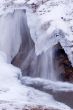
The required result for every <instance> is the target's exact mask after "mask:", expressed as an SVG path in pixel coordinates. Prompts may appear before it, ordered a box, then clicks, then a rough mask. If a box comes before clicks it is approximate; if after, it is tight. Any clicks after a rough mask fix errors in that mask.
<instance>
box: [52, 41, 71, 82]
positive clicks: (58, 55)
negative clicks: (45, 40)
mask: <svg viewBox="0 0 73 110" xmlns="http://www.w3.org/2000/svg"><path fill="white" fill-rule="evenodd" d="M54 65H55V69H56V71H57V74H58V76H59V80H62V81H69V82H73V67H72V65H71V62H70V61H69V59H68V56H67V54H66V53H65V51H64V49H63V48H62V46H61V44H60V43H58V44H57V45H55V46H54Z"/></svg>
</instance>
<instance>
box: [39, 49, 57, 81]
mask: <svg viewBox="0 0 73 110" xmlns="http://www.w3.org/2000/svg"><path fill="white" fill-rule="evenodd" d="M53 51H54V50H53V48H50V49H48V51H47V52H45V53H42V55H41V56H40V59H39V64H38V65H39V68H38V69H39V73H38V74H40V75H38V76H40V77H42V78H45V79H49V80H52V81H56V80H57V75H56V72H55V69H54V53H53Z"/></svg>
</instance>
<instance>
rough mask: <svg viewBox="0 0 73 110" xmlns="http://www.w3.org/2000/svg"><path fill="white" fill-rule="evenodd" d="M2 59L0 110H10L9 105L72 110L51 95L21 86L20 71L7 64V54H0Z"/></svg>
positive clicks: (0, 63) (0, 65) (0, 61)
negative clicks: (41, 106) (3, 109)
mask: <svg viewBox="0 0 73 110" xmlns="http://www.w3.org/2000/svg"><path fill="white" fill-rule="evenodd" d="M0 59H1V60H0V101H1V104H0V109H2V108H3V107H5V108H7V107H9V108H10V105H8V104H10V103H11V104H15V105H16V106H18V107H23V106H24V105H26V104H27V105H31V106H32V105H43V106H47V107H54V108H60V109H62V110H63V109H66V110H70V108H69V107H68V106H66V105H64V104H62V103H60V102H57V101H55V100H54V99H53V97H52V96H51V95H49V94H46V93H43V92H40V91H38V90H35V89H33V88H30V87H26V86H23V85H21V83H20V80H18V76H19V78H21V71H20V69H19V68H17V67H14V66H12V65H11V64H8V63H7V61H6V54H5V53H2V52H1V53H0ZM4 103H5V104H4ZM57 105H58V106H59V107H57ZM9 108H8V109H9ZM11 109H12V108H11Z"/></svg>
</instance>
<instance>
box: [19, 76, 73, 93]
mask: <svg viewBox="0 0 73 110" xmlns="http://www.w3.org/2000/svg"><path fill="white" fill-rule="evenodd" d="M21 82H22V84H25V85H28V86H31V87H32V86H38V85H39V86H40V85H41V87H43V88H45V89H47V90H53V91H60V92H61V91H64V92H68V91H73V84H72V83H68V82H61V81H56V82H55V81H51V80H46V79H41V78H31V77H22V78H21Z"/></svg>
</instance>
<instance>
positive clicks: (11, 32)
mask: <svg viewBox="0 0 73 110" xmlns="http://www.w3.org/2000/svg"><path fill="white" fill-rule="evenodd" d="M72 3H73V2H72V1H67V0H60V1H58V0H53V1H51V0H49V1H47V0H43V1H42V0H35V1H34V0H28V1H27V0H21V1H20V0H13V1H12V0H9V1H8V0H7V1H6V0H1V2H0V51H1V52H0V102H1V103H0V109H1V110H2V109H7V110H11V109H12V110H15V109H19V110H22V109H25V108H26V109H29V110H30V109H32V108H33V109H34V108H36V107H38V110H39V106H42V107H45V108H46V107H47V109H48V110H49V109H50V108H51V109H59V110H71V108H70V107H68V106H66V105H65V104H63V103H60V102H58V101H56V100H55V99H54V98H53V96H51V95H50V94H48V93H44V92H41V91H40V90H36V89H34V88H35V87H34V85H36V86H37V85H40V84H41V87H42V89H43V90H44V89H46V90H48V89H49V90H51V89H52V90H53V91H55V92H56V91H62V90H63V91H66V92H67V91H68V92H70V91H71V92H73V85H72V84H68V83H60V82H58V83H57V84H56V82H55V84H54V82H53V81H47V82H46V81H45V80H41V79H31V78H28V77H24V78H22V75H21V70H20V69H19V68H17V67H14V66H13V65H11V64H10V62H11V61H12V60H15V59H17V62H18V64H19V63H20V64H21V63H24V62H23V61H24V60H25V62H27V63H24V65H23V66H25V68H26V67H27V66H30V65H28V64H29V62H30V64H31V60H32V61H36V57H37V55H42V53H43V52H44V55H43V56H42V58H41V57H40V58H39V60H40V61H41V60H42V59H43V58H46V63H47V56H46V52H47V51H48V50H49V48H51V47H52V46H54V45H55V44H57V43H58V42H60V44H61V46H62V47H63V48H64V50H65V52H66V53H67V55H68V57H69V59H70V61H71V63H72V64H73V60H72V57H73V56H72V45H73V44H72V43H73V42H72V28H73V27H72V20H73V19H72ZM27 31H28V32H27ZM24 41H25V42H24ZM24 50H25V51H24ZM48 53H49V51H48ZM48 53H47V55H48ZM16 56H17V57H16ZM27 56H28V57H29V59H28V57H27ZM34 56H35V58H33V57H34ZM21 57H22V58H21ZM25 58H26V59H25ZM19 59H20V60H19ZM42 63H43V64H44V59H43V61H42ZM25 64H26V65H25ZM32 64H33V68H32V70H33V69H34V66H35V63H34V62H32ZM37 66H39V65H37ZM40 68H41V67H40ZM43 68H46V67H45V64H44V66H43V67H42V69H43ZM27 69H28V68H27ZM43 71H44V69H43ZM44 72H45V71H44ZM41 73H42V72H41ZM22 84H24V85H22ZM33 84H34V85H33ZM63 84H64V85H63ZM27 86H31V87H27ZM47 86H48V87H47ZM32 87H34V88H32ZM39 89H41V88H39ZM43 90H42V91H43ZM66 104H67V103H66ZM45 108H43V109H45ZM40 109H41V108H40Z"/></svg>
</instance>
